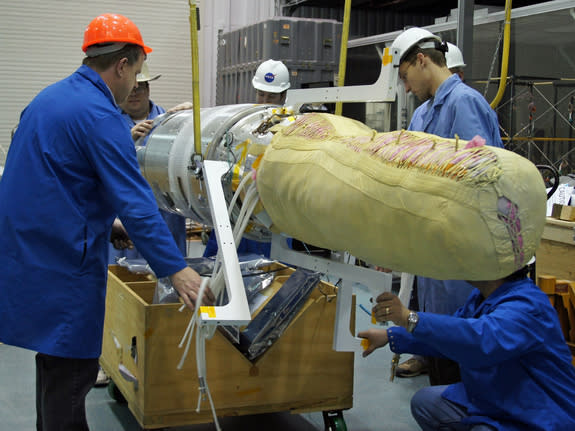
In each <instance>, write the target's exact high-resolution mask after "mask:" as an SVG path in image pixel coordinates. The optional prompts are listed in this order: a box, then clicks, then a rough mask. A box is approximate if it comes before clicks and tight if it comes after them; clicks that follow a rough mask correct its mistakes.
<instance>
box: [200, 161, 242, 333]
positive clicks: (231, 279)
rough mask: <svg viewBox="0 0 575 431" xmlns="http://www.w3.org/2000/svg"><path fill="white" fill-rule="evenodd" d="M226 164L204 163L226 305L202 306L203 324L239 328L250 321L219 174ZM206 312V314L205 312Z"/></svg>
mask: <svg viewBox="0 0 575 431" xmlns="http://www.w3.org/2000/svg"><path fill="white" fill-rule="evenodd" d="M229 168H230V167H229V164H228V163H227V162H218V161H213V160H206V161H204V168H203V174H204V179H205V182H206V188H207V193H208V198H209V199H208V202H209V204H210V211H211V214H212V220H213V222H214V229H215V231H216V238H217V240H218V247H219V250H220V251H221V253H222V261H221V264H222V265H223V270H224V277H225V281H226V290H227V292H228V298H229V302H228V303H227V304H226V305H221V306H213V307H212V306H210V307H201V308H200V309H201V317H202V324H206V325H220V324H222V323H225V324H226V325H233V326H242V325H247V324H248V323H249V322H250V320H251V314H250V308H249V305H248V300H247V298H246V292H245V290H244V281H243V278H242V273H241V270H240V263H239V259H238V253H237V247H236V243H235V241H234V235H233V231H232V226H231V224H230V218H229V217H228V208H227V206H226V198H225V196H224V189H223V187H222V175H224V174H225V173H226V172H227V171H228V170H229ZM208 311H209V312H208Z"/></svg>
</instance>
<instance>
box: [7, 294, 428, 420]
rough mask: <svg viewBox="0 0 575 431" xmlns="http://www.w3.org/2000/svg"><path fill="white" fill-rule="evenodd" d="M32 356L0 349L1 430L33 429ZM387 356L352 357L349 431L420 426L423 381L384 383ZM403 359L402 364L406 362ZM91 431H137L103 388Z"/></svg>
mask: <svg viewBox="0 0 575 431" xmlns="http://www.w3.org/2000/svg"><path fill="white" fill-rule="evenodd" d="M355 291H356V302H357V310H356V316H357V321H356V327H357V328H358V330H361V329H365V328H367V327H369V326H370V323H369V316H368V315H367V313H365V312H364V311H362V310H361V308H360V307H359V305H363V306H364V307H366V308H369V307H370V306H369V297H370V294H369V293H368V291H367V290H366V289H363V288H362V287H361V286H359V287H356V288H355ZM34 354H35V353H34V352H31V351H27V350H23V349H20V348H16V347H12V346H7V345H2V344H0V418H2V420H0V431H15V430H33V429H34V428H35V401H34V400H35V389H34V388H35V365H34ZM391 357H392V354H391V352H390V351H389V349H388V348H387V347H386V348H383V349H380V350H379V351H376V352H375V353H373V354H372V355H371V356H370V357H368V358H362V357H361V355H360V353H356V359H355V380H354V402H353V404H354V406H353V408H352V409H350V410H346V411H345V412H344V419H345V422H346V425H347V429H348V430H350V431H351V430H353V431H371V430H385V431H415V430H418V429H419V427H418V426H417V424H416V423H415V422H414V420H413V419H412V417H411V413H410V410H409V401H410V399H411V396H412V395H413V394H414V393H415V392H416V391H417V390H418V389H419V388H421V387H423V386H426V385H427V384H428V379H427V376H418V377H415V378H409V379H399V378H396V379H395V381H394V382H393V383H391V382H389V373H390V363H391ZM407 358H408V356H407V355H405V357H404V358H402V360H405V359H407ZM87 414H88V422H89V424H90V427H91V431H122V430H123V431H140V430H141V428H140V426H139V425H138V423H137V422H136V420H135V419H134V417H133V416H132V414H131V412H130V410H129V409H128V407H127V405H125V404H119V403H117V402H115V401H114V400H112V399H111V398H110V397H109V395H108V391H107V390H106V388H94V389H93V390H92V391H91V392H90V394H89V395H88V399H87ZM220 424H221V426H222V429H223V430H224V431H228V430H244V429H249V430H252V431H258V430H266V431H269V430H274V431H287V430H297V431H315V430H324V429H325V428H324V422H323V418H322V413H321V412H313V413H307V414H299V415H292V414H290V413H289V412H280V413H273V414H264V415H252V416H243V417H234V418H222V419H221V422H220ZM215 429H216V427H215V426H214V424H211V423H210V424H202V425H193V426H186V427H177V428H170V430H173V431H208V430H209V431H212V430H215Z"/></svg>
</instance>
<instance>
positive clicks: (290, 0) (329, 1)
mask: <svg viewBox="0 0 575 431" xmlns="http://www.w3.org/2000/svg"><path fill="white" fill-rule="evenodd" d="M282 3H283V5H284V6H286V7H290V8H292V10H293V8H298V7H301V6H309V7H329V8H336V7H343V6H344V5H345V0H284V1H283V2H282ZM458 3H459V1H458V0H352V2H351V7H352V8H363V9H378V10H384V11H390V12H392V11H393V12H404V13H417V14H428V15H432V16H434V17H440V16H445V15H449V12H450V11H451V9H455V8H457V6H458ZM538 3H545V0H513V3H512V5H513V7H514V8H518V7H523V6H529V5H533V4H538ZM475 4H476V5H478V6H479V5H480V6H494V7H500V8H503V7H504V6H505V0H480V1H476V2H475Z"/></svg>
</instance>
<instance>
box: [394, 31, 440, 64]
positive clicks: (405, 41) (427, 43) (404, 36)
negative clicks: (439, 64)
mask: <svg viewBox="0 0 575 431" xmlns="http://www.w3.org/2000/svg"><path fill="white" fill-rule="evenodd" d="M422 41H424V42H422ZM437 42H439V43H441V38H440V37H439V36H436V35H435V34H433V33H432V32H430V31H428V30H425V29H423V28H419V27H411V28H408V29H407V30H405V31H404V32H403V33H401V34H400V35H399V36H397V37H396V38H395V40H394V41H393V43H392V44H391V54H392V55H393V65H394V66H395V67H399V65H400V63H401V61H402V60H403V59H404V57H405V54H407V53H408V51H409V50H410V49H411V48H413V47H414V46H415V45H418V46H419V47H420V48H421V49H426V48H437Z"/></svg>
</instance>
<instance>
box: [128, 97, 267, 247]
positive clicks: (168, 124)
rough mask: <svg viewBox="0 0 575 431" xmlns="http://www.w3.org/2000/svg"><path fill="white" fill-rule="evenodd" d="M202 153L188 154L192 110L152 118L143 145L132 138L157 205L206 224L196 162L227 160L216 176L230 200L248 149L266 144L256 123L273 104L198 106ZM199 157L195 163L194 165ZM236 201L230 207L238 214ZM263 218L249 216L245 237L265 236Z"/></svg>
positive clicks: (249, 160)
mask: <svg viewBox="0 0 575 431" xmlns="http://www.w3.org/2000/svg"><path fill="white" fill-rule="evenodd" d="M200 109H201V110H200V123H201V129H202V130H201V148H202V154H201V157H199V155H195V154H194V123H193V111H192V110H187V111H178V112H175V113H171V114H165V115H162V116H160V117H157V118H156V120H155V121H154V128H153V130H152V132H151V133H150V134H149V135H148V137H147V139H146V143H145V145H138V144H140V142H136V145H137V154H138V162H139V164H140V168H141V170H142V173H143V175H144V177H145V178H146V180H147V181H148V182H149V183H150V185H151V186H152V190H153V191H154V195H155V197H156V200H157V201H158V206H159V207H160V208H162V209H165V210H168V211H172V212H175V213H178V214H181V215H183V216H185V217H189V218H192V219H193V220H195V221H198V222H200V223H203V224H206V225H208V226H212V217H211V214H210V208H209V204H208V197H207V191H206V187H205V184H204V181H203V178H202V175H201V169H196V168H197V167H198V164H201V160H202V159H203V160H218V161H227V162H228V163H229V164H230V171H229V174H226V175H225V176H224V177H223V178H222V182H223V186H224V194H225V196H226V200H227V202H228V204H229V203H230V201H231V199H232V197H233V194H234V192H235V189H236V188H237V184H238V182H239V180H241V178H243V176H244V175H246V174H247V173H249V172H251V170H252V164H253V163H254V161H255V159H256V157H255V156H254V155H253V154H252V152H248V151H247V149H248V148H254V147H256V148H260V147H259V146H264V147H265V146H267V145H268V144H269V142H270V141H271V138H272V134H271V133H270V132H269V131H268V130H267V128H266V127H262V124H264V123H266V121H267V120H269V119H270V117H271V116H273V113H274V112H275V111H276V110H277V107H271V106H269V105H252V104H241V105H225V106H216V107H212V108H200ZM198 160H199V162H200V163H197V162H198ZM240 207H241V199H240V200H238V204H236V207H235V208H233V210H232V223H233V222H234V216H237V214H239V210H240ZM265 223H266V222H265V221H264V220H258V217H257V215H255V216H252V219H251V220H250V224H249V226H248V228H247V229H246V232H245V236H247V237H248V238H250V239H256V240H260V241H261V240H269V238H270V232H269V230H268V229H267V228H266V227H265Z"/></svg>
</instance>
